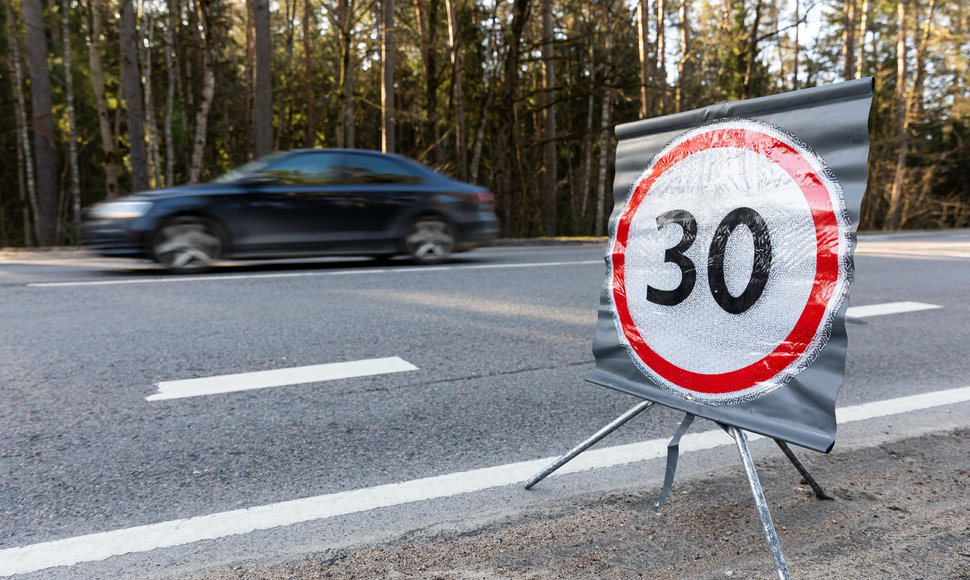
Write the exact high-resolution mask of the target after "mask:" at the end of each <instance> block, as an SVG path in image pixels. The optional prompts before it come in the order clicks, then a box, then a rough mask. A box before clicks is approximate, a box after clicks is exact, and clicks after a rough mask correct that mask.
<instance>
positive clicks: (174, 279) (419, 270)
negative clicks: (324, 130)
mask: <svg viewBox="0 0 970 580" xmlns="http://www.w3.org/2000/svg"><path fill="white" fill-rule="evenodd" d="M592 264H598V265H603V260H580V261H578V262H527V263H522V264H475V265H471V266H462V265H456V266H415V267H413V268H367V269H361V270H336V271H332V270H331V271H326V272H280V273H278V274H224V275H218V276H166V277H161V276H157V277H152V278H133V279H118V280H89V281H85V282H38V283H34V284H27V287H28V288H66V287H73V286H124V285H129V284H174V283H181V282H213V281H224V280H256V279H263V278H266V279H270V278H310V277H318V276H365V275H373V274H424V273H430V272H448V271H452V270H499V269H506V268H550V267H558V266H589V265H592Z"/></svg>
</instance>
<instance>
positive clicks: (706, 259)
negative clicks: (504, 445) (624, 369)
mask: <svg viewBox="0 0 970 580" xmlns="http://www.w3.org/2000/svg"><path fill="white" fill-rule="evenodd" d="M850 230H851V222H850V220H849V217H848V215H847V213H846V210H845V201H844V198H843V192H842V189H841V187H840V186H839V183H838V182H837V180H836V179H835V178H834V177H833V176H832V175H831V173H830V172H829V171H828V170H827V169H826V166H825V163H824V161H823V160H822V159H821V158H819V156H818V155H816V154H815V153H814V152H813V151H811V150H810V149H809V148H808V147H806V146H805V145H803V144H801V143H800V142H799V141H798V140H797V139H795V138H794V137H792V136H791V135H789V134H787V133H785V132H784V131H782V130H780V129H778V128H776V127H773V126H771V125H769V124H766V123H763V122H758V121H752V120H746V119H728V120H722V121H719V122H715V123H711V124H707V125H702V126H700V127H697V128H694V129H691V130H689V131H687V132H685V133H683V134H681V135H680V136H679V137H677V138H676V139H674V140H673V141H672V142H670V143H669V144H668V145H667V146H666V147H664V148H663V149H662V150H660V151H659V152H658V153H657V154H656V155H655V156H654V157H653V159H652V160H651V161H650V162H649V163H648V164H647V165H646V168H645V169H644V170H643V172H642V173H641V174H640V175H639V177H637V179H636V180H634V182H633V184H632V186H631V188H630V193H629V196H628V198H627V202H626V205H625V207H624V208H623V210H622V212H621V213H620V215H619V217H618V219H616V220H615V223H614V227H613V231H612V236H611V240H610V249H609V252H608V260H607V261H608V265H609V272H608V284H609V286H608V295H609V300H610V308H611V310H612V314H613V318H614V321H615V323H616V327H617V334H618V335H619V339H620V343H621V344H622V345H623V346H624V347H625V348H626V349H627V351H628V352H629V354H630V357H631V358H632V360H633V362H634V364H635V365H636V366H637V368H639V370H640V371H641V372H643V373H644V374H645V375H646V376H647V377H649V378H650V379H651V380H652V382H654V383H655V384H657V385H658V386H660V387H661V388H663V389H665V390H667V391H669V392H671V393H674V394H676V395H678V396H680V397H682V398H685V399H689V400H693V401H695V402H700V403H705V404H710V405H721V404H733V403H739V402H744V401H747V400H752V399H755V398H758V397H760V396H762V395H765V394H767V393H770V392H772V391H774V390H776V389H778V388H779V387H782V386H783V385H785V384H786V383H787V382H788V381H789V380H790V379H791V377H793V376H795V375H797V374H798V373H799V372H801V371H802V370H804V369H805V368H806V367H807V366H808V365H810V364H811V363H812V361H813V360H814V358H815V357H816V356H817V355H818V353H819V351H820V350H821V349H822V347H824V345H825V343H826V342H827V341H828V339H829V335H830V331H831V325H832V321H833V319H834V317H835V316H836V314H837V313H838V311H839V308H840V307H841V304H842V301H843V300H845V297H846V296H847V293H848V286H849V283H850V280H849V278H850V276H851V263H850V261H849V259H848V258H847V257H848V256H849V255H850V252H851V247H850V245H851V240H852V237H851V231H850Z"/></svg>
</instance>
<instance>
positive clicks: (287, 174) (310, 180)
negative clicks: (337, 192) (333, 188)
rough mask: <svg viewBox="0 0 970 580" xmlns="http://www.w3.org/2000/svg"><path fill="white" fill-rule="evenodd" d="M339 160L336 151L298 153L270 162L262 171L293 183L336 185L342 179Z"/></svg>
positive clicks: (341, 181) (339, 157) (282, 181)
mask: <svg viewBox="0 0 970 580" xmlns="http://www.w3.org/2000/svg"><path fill="white" fill-rule="evenodd" d="M341 161H342V160H341V155H340V154H338V153H331V152H319V153H300V154H298V155H293V156H291V157H286V158H285V159H282V160H280V161H278V162H276V163H273V164H271V165H270V166H268V167H266V168H265V169H263V170H262V173H266V174H269V175H272V176H273V177H275V178H276V179H277V180H279V181H280V182H281V183H288V184H293V185H337V184H340V183H343V181H344V179H343V168H342V163H341Z"/></svg>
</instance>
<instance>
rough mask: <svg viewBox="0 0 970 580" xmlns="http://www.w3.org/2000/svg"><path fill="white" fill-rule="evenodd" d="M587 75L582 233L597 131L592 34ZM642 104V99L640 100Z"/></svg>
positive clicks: (591, 177) (590, 191)
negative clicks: (588, 85)
mask: <svg viewBox="0 0 970 580" xmlns="http://www.w3.org/2000/svg"><path fill="white" fill-rule="evenodd" d="M589 77H590V80H591V82H590V88H589V91H588V94H589V96H588V97H587V100H586V133H585V134H584V136H583V186H582V188H581V191H580V195H581V196H582V201H581V205H580V208H579V217H580V218H581V219H582V223H583V233H587V232H588V231H589V230H588V228H589V226H590V222H589V217H588V216H587V212H588V210H589V200H590V194H591V193H592V185H593V141H594V139H595V137H596V134H597V133H598V131H594V130H593V121H594V117H595V109H596V91H594V90H593V87H594V86H595V82H596V43H595V42H594V41H593V38H592V35H590V37H589ZM642 104H643V101H641V105H642Z"/></svg>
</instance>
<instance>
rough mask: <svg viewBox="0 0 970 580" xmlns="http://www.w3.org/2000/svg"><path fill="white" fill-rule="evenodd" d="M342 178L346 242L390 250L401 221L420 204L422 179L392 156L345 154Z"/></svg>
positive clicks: (421, 176)
mask: <svg viewBox="0 0 970 580" xmlns="http://www.w3.org/2000/svg"><path fill="white" fill-rule="evenodd" d="M344 163H345V164H346V165H345V167H344V179H345V180H346V183H347V187H348V188H349V189H350V190H352V194H350V195H349V198H348V201H350V202H351V203H350V204H349V205H348V208H347V211H348V221H347V222H346V223H345V225H346V226H347V229H346V230H345V231H343V232H342V233H343V235H344V236H346V243H348V244H351V245H354V246H356V247H360V248H361V249H368V248H369V249H373V250H380V249H385V248H390V249H393V248H394V247H395V245H396V243H397V239H398V237H399V234H400V230H401V228H402V227H403V220H404V219H406V217H407V216H408V215H410V214H411V213H413V208H414V207H415V206H416V205H417V204H419V203H421V198H422V197H423V196H424V194H423V193H422V191H423V187H424V186H425V183H424V182H425V176H424V175H423V174H422V173H421V172H420V171H419V170H418V169H417V168H415V167H412V166H411V165H409V164H407V163H405V162H403V161H401V160H400V159H397V158H395V157H392V156H388V155H383V154H380V153H370V152H363V151H354V152H346V153H345V156H344Z"/></svg>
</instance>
